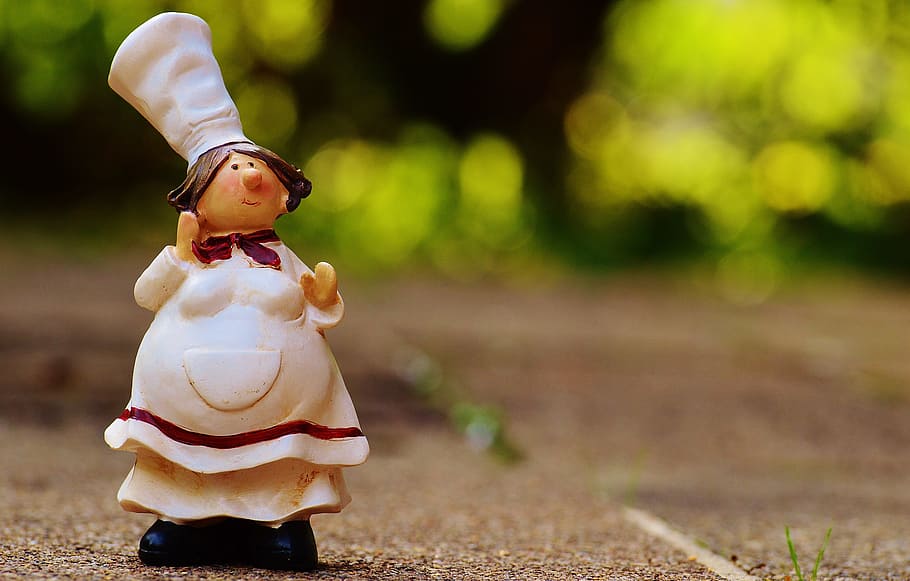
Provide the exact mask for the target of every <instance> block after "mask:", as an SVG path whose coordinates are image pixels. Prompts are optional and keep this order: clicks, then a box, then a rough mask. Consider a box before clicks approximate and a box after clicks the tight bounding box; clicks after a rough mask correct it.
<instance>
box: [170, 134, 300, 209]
mask: <svg viewBox="0 0 910 581" xmlns="http://www.w3.org/2000/svg"><path fill="white" fill-rule="evenodd" d="M234 152H236V153H241V154H243V155H248V156H250V157H255V158H256V159H259V160H262V161H263V162H264V163H265V164H266V165H267V166H269V169H270V170H272V171H273V172H275V176H276V177H277V178H278V180H279V181H280V182H281V185H283V186H284V187H285V188H286V189H287V191H288V202H287V209H288V212H293V211H294V210H296V209H297V206H299V205H300V200H302V199H303V198H305V197H307V196H309V195H310V191H311V190H312V189H313V184H311V183H310V180H308V179H306V178H305V177H304V176H303V172H302V171H300V170H299V169H298V168H297V167H295V166H294V165H291V164H289V163H288V162H286V161H284V160H283V159H281V158H280V157H278V155H277V154H275V153H274V152H272V151H269V150H268V149H266V148H264V147H259V146H258V145H256V144H255V143H249V142H246V141H239V142H232V143H225V144H224V145H219V146H218V147H215V148H212V149H210V150H208V151H206V152H205V153H203V154H202V155H200V156H199V159H198V160H196V163H194V164H193V165H192V166H190V169H189V171H188V172H187V174H186V179H185V180H183V183H182V184H180V185H179V186H177V188H175V189H174V190H172V191H171V192H170V193H169V194H168V195H167V203H168V204H170V205H172V206H174V207H175V208H176V209H177V211H178V212H185V211H187V210H189V211H191V212H193V213H195V212H196V205H197V204H198V203H199V199H200V198H201V197H202V194H204V193H205V190H206V189H208V187H209V184H211V183H212V180H213V179H215V175H217V174H218V170H219V169H221V166H223V165H224V163H225V162H226V161H227V160H228V158H229V157H230V156H231V153H234Z"/></svg>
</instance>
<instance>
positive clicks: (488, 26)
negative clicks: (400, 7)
mask: <svg viewBox="0 0 910 581" xmlns="http://www.w3.org/2000/svg"><path fill="white" fill-rule="evenodd" d="M503 8H504V3H503V0H430V2H429V4H427V7H426V10H425V12H424V23H425V25H426V28H427V31H428V32H429V33H430V36H431V37H432V38H433V40H435V41H436V42H437V43H439V44H440V45H441V46H443V47H445V48H447V49H450V50H467V49H469V48H472V47H474V46H476V45H477V44H479V43H480V42H482V41H483V40H484V39H485V38H486V37H487V36H488V35H489V34H490V32H491V31H492V30H493V27H494V26H495V25H496V23H497V22H498V20H499V17H500V15H501V13H502V11H503Z"/></svg>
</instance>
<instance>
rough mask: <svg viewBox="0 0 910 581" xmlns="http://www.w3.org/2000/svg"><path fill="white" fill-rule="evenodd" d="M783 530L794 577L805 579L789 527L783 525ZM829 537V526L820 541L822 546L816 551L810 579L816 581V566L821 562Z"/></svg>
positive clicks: (803, 580)
mask: <svg viewBox="0 0 910 581" xmlns="http://www.w3.org/2000/svg"><path fill="white" fill-rule="evenodd" d="M784 531H785V532H786V533H787V548H789V549H790V560H792V561H793V568H794V569H795V570H796V578H797V579H799V581H806V578H805V577H804V576H803V572H802V570H801V569H800V568H799V557H798V556H797V554H796V548H795V547H794V546H793V540H792V539H791V538H790V527H784ZM830 539H831V528H830V527H829V528H828V532H827V533H825V540H824V541H823V542H822V548H821V549H819V551H818V556H816V557H815V567H813V568H812V576H811V577H810V578H809V579H811V581H818V567H819V566H820V565H821V563H822V559H823V558H824V556H825V549H827V548H828V541H829V540H830Z"/></svg>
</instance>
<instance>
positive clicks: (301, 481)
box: [104, 13, 369, 570]
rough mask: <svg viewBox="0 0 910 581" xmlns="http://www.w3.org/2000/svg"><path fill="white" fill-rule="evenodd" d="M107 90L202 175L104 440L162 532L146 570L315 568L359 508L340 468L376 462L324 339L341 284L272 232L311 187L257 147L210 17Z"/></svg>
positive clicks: (145, 288) (165, 18) (123, 54)
mask: <svg viewBox="0 0 910 581" xmlns="http://www.w3.org/2000/svg"><path fill="white" fill-rule="evenodd" d="M110 84H111V87H113V88H114V90H115V91H117V93H118V94H120V95H121V96H122V97H123V98H124V99H126V100H127V101H128V102H129V103H130V104H131V105H133V106H134V107H135V108H136V109H137V110H138V111H139V112H140V113H142V115H143V116H144V117H145V118H146V119H147V120H149V122H151V123H152V125H153V126H154V127H155V128H156V129H158V131H160V132H161V134H162V135H163V136H164V137H165V139H167V141H168V143H170V145H171V146H172V147H173V148H174V150H175V151H177V152H178V153H179V154H180V155H181V156H183V157H184V159H186V160H187V161H188V162H189V170H188V172H187V177H186V179H185V180H184V182H183V183H182V184H181V185H180V186H179V187H178V188H176V189H175V190H174V191H172V192H171V193H170V195H169V196H168V201H169V203H170V204H171V205H173V206H174V207H175V208H176V209H177V210H178V212H180V213H179V219H178V223H177V240H176V244H175V245H174V246H168V247H166V248H164V249H163V250H162V251H161V253H160V254H159V255H158V256H157V257H156V258H155V259H154V260H153V261H152V263H151V265H149V267H148V268H147V269H146V270H145V272H143V273H142V275H141V276H140V277H139V280H138V281H137V282H136V287H135V297H136V302H137V303H138V304H139V305H140V306H142V307H144V308H146V309H148V310H150V311H152V312H154V313H155V319H154V321H153V322H152V324H151V326H150V327H149V329H148V331H147V332H146V334H145V337H144V338H143V340H142V344H141V345H140V347H139V352H138V354H137V356H136V365H135V368H134V372H133V385H132V396H131V398H130V402H129V404H128V405H127V406H126V409H125V410H124V411H123V413H122V414H121V415H120V416H119V417H118V418H117V419H115V420H114V422H113V423H112V424H111V425H110V426H109V427H108V428H107V430H106V431H105V434H104V436H105V440H106V442H107V443H108V444H109V445H110V446H111V447H112V448H114V449H115V450H124V451H129V452H133V453H135V454H136V463H135V465H134V466H133V469H132V470H131V471H130V473H129V475H127V477H126V480H125V481H124V482H123V485H122V486H121V487H120V491H119V493H118V495H117V498H118V500H119V501H120V504H121V506H122V507H123V508H124V509H126V510H128V511H132V512H143V513H150V514H154V515H156V516H157V517H158V519H159V520H158V521H157V522H156V523H155V524H154V525H153V526H152V527H151V528H150V529H149V531H148V532H147V533H146V534H145V535H144V536H143V538H142V540H141V543H140V549H139V554H140V557H141V558H142V560H143V562H145V563H148V564H151V565H161V564H200V563H222V562H238V561H239V562H242V563H246V564H251V565H257V566H264V567H270V568H288V569H300V570H308V569H312V568H313V567H315V564H316V545H315V540H314V537H313V532H312V529H311V528H310V525H309V518H310V516H311V515H313V514H317V513H325V512H338V511H340V510H341V509H343V508H344V506H345V505H347V503H348V502H349V501H350V496H349V495H348V492H347V489H346V487H345V483H344V478H343V475H342V468H343V467H345V466H355V465H357V464H360V463H362V462H364V461H365V460H366V457H367V455H368V453H369V446H368V444H367V440H366V438H365V437H364V435H363V433H362V432H361V430H360V424H359V422H358V420H357V414H356V412H355V411H354V406H353V404H352V402H351V398H350V396H349V394H348V391H347V388H346V387H345V384H344V380H343V379H342V377H341V374H340V372H339V370H338V367H337V366H336V364H335V360H334V358H333V356H332V352H331V350H330V348H329V345H328V343H327V342H326V339H325V330H326V329H328V328H331V327H333V326H335V325H336V324H338V322H339V321H340V320H341V317H342V315H343V313H344V303H343V301H342V300H341V296H340V295H339V293H338V290H337V287H338V285H337V278H336V273H335V270H334V269H333V268H332V267H331V266H330V265H328V264H326V263H319V264H318V265H317V266H316V269H315V272H314V271H313V270H311V269H310V268H309V267H307V266H306V265H305V264H304V263H303V262H302V261H301V260H300V259H299V258H298V257H297V256H296V255H295V254H294V253H293V252H292V251H291V250H290V249H289V248H288V247H287V246H285V245H284V244H283V243H282V241H281V239H280V238H279V237H278V235H277V234H276V233H275V231H274V223H275V220H276V219H277V218H278V217H280V216H281V215H283V214H285V213H287V212H290V211H293V210H294V209H296V208H297V206H298V205H299V204H300V201H301V199H303V198H305V197H306V196H307V195H309V193H310V182H309V181H308V180H307V179H306V178H305V177H304V176H303V174H302V173H301V172H300V170H298V169H297V168H296V167H294V166H293V165H291V164H289V163H287V162H285V161H284V160H282V159H281V158H280V157H278V156H277V155H276V154H274V153H272V152H271V151H269V150H267V149H264V148H262V147H259V146H257V145H255V144H253V143H252V142H251V141H250V140H249V139H247V138H246V137H245V136H244V134H243V131H242V127H241V124H240V119H239V115H238V113H237V110H236V107H235V106H234V103H233V102H232V101H231V98H230V96H229V95H228V93H227V90H226V89H225V87H224V83H223V81H222V78H221V72H220V70H219V68H218V64H217V62H216V61H215V58H214V56H213V54H212V50H211V33H210V31H209V28H208V26H207V25H206V24H205V22H203V21H202V20H200V19H199V18H197V17H195V16H192V15H189V14H176V13H167V14H161V15H159V16H156V17H155V18H153V19H151V20H149V21H148V22H146V23H145V24H143V25H142V26H140V27H139V28H137V29H136V30H135V31H133V33H131V34H130V35H129V36H128V37H127V38H126V40H124V42H123V44H122V45H121V47H120V49H119V50H118V51H117V54H116V55H115V57H114V61H113V63H112V65H111V74H110Z"/></svg>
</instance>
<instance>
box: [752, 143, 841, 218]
mask: <svg viewBox="0 0 910 581" xmlns="http://www.w3.org/2000/svg"><path fill="white" fill-rule="evenodd" d="M754 176H755V182H756V187H757V188H758V190H759V191H760V192H761V193H762V195H763V196H764V199H765V201H766V202H767V204H768V206H770V207H771V208H773V209H775V210H778V211H781V212H812V211H816V210H818V209H819V208H821V207H822V205H824V203H825V202H827V200H828V198H829V197H830V196H831V192H832V190H833V188H834V184H835V178H836V176H835V174H834V168H833V165H832V160H831V156H830V153H829V152H827V151H826V150H823V149H821V148H818V147H814V146H811V145H808V144H806V143H803V142H799V141H787V142H781V143H774V144H771V145H769V146H767V147H766V148H765V149H764V150H762V152H761V153H760V154H759V155H758V156H757V157H756V159H755V163H754Z"/></svg>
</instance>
